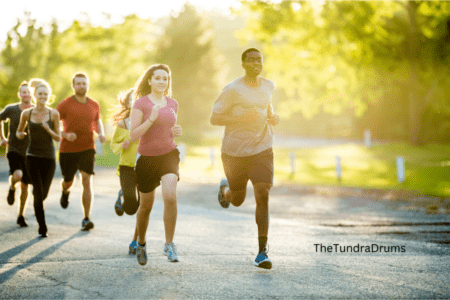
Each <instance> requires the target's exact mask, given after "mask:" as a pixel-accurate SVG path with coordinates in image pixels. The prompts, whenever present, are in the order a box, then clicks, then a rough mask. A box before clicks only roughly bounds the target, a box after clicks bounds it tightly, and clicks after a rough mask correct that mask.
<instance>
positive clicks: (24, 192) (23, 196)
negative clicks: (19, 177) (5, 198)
mask: <svg viewBox="0 0 450 300" xmlns="http://www.w3.org/2000/svg"><path fill="white" fill-rule="evenodd" d="M27 198H28V184H24V183H21V184H20V205H19V216H23V212H24V210H25V206H26V204H27Z"/></svg>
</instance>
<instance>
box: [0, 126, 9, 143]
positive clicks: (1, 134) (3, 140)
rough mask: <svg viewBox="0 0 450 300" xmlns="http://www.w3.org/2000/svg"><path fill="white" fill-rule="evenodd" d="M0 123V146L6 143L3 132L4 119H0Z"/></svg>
mask: <svg viewBox="0 0 450 300" xmlns="http://www.w3.org/2000/svg"><path fill="white" fill-rule="evenodd" d="M0 122H1V123H2V125H1V131H2V132H1V133H0V136H1V138H2V139H1V142H0V146H1V147H6V145H8V140H7V139H6V137H5V134H4V132H5V127H4V126H5V125H4V121H3V120H1V121H0Z"/></svg>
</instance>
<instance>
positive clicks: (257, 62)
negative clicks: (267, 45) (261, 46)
mask: <svg viewBox="0 0 450 300" xmlns="http://www.w3.org/2000/svg"><path fill="white" fill-rule="evenodd" d="M242 67H243V68H244V70H245V73H246V74H247V75H249V76H258V75H259V74H261V71H262V68H263V58H262V55H261V53H259V52H256V51H252V52H248V53H247V54H246V56H245V60H244V62H243V63H242Z"/></svg>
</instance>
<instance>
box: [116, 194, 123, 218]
mask: <svg viewBox="0 0 450 300" xmlns="http://www.w3.org/2000/svg"><path fill="white" fill-rule="evenodd" d="M122 195H123V193H122V190H120V191H119V196H118V197H117V201H116V204H114V210H115V211H116V214H117V215H118V216H121V215H123V208H122V201H121V200H120V198H121V197H122Z"/></svg>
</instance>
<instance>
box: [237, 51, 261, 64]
mask: <svg viewBox="0 0 450 300" xmlns="http://www.w3.org/2000/svg"><path fill="white" fill-rule="evenodd" d="M249 52H258V53H259V54H261V55H262V53H261V51H259V50H258V49H256V48H248V49H247V50H245V51H244V52H242V55H241V60H242V62H244V61H245V58H246V56H247V53H249Z"/></svg>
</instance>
